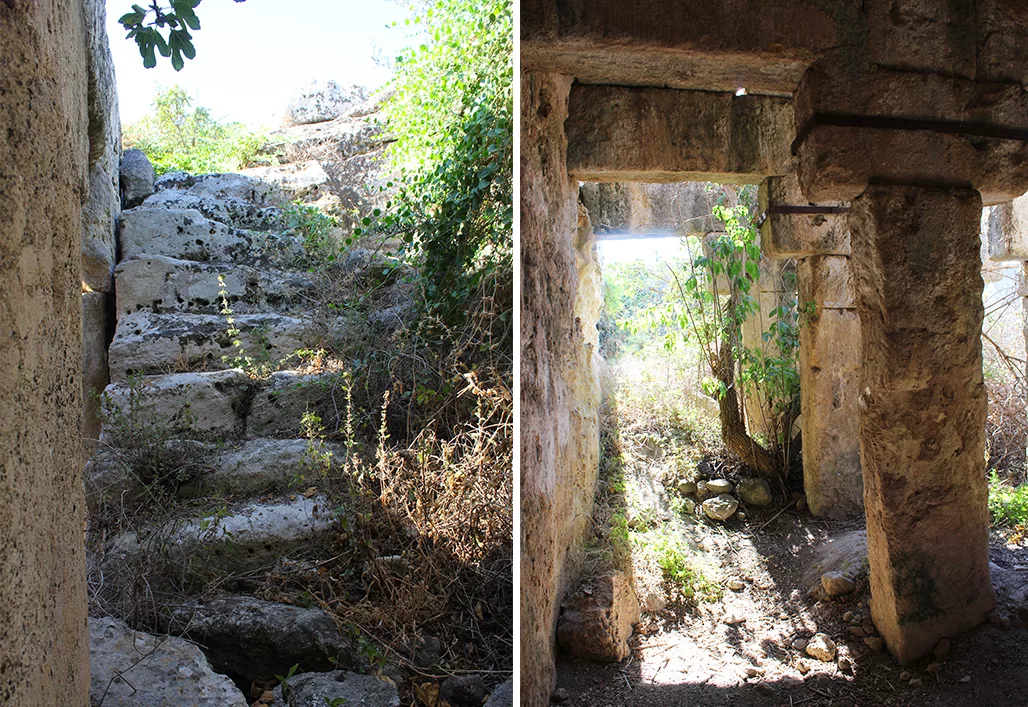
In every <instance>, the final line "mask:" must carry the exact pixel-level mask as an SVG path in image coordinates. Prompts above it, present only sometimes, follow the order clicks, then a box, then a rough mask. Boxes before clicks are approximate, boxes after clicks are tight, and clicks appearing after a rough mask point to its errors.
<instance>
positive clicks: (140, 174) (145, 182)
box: [121, 149, 155, 209]
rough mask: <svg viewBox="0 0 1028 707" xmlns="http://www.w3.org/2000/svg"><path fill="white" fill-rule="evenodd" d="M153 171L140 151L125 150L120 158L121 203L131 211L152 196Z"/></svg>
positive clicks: (147, 159)
mask: <svg viewBox="0 0 1028 707" xmlns="http://www.w3.org/2000/svg"><path fill="white" fill-rule="evenodd" d="M154 179H155V177H154V169H153V165H152V164H150V159H149V158H148V157H147V156H146V153H145V152H143V151H142V150H136V149H132V150H125V153H124V154H123V155H122V156H121V203H122V207H123V208H126V209H132V208H135V207H137V206H139V205H140V204H142V203H143V202H144V201H146V198H147V197H148V196H150V195H151V194H153V190H154Z"/></svg>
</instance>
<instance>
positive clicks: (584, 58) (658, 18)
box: [521, 0, 866, 95]
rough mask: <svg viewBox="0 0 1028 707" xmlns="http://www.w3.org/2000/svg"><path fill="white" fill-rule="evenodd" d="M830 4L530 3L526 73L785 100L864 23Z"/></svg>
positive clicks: (694, 0)
mask: <svg viewBox="0 0 1028 707" xmlns="http://www.w3.org/2000/svg"><path fill="white" fill-rule="evenodd" d="M832 7H833V9H832V11H831V12H828V11H825V10H822V9H819V8H818V7H815V6H812V5H811V4H810V3H809V2H804V1H802V0H786V1H785V2H773V3H760V4H749V3H737V2H732V3H721V4H719V3H713V4H712V3H710V2H704V1H703V0H687V1H685V2H673V3H668V2H660V1H659V0H646V1H645V2H638V3H635V4H632V5H631V6H629V5H625V4H624V3H621V2H617V1H616V0H601V1H599V2H596V1H593V0H572V1H570V2H561V3H556V2H553V1H552V0H530V1H528V2H525V3H523V4H522V6H521V18H522V25H521V40H522V41H521V54H522V66H523V67H525V68H526V69H531V70H538V71H555V72H562V73H565V74H567V75H569V76H575V77H577V78H578V80H580V81H582V82H586V83H603V84H615V85H623V86H670V87H673V88H694V89H701V90H708V91H712V90H713V91H735V90H736V89H739V88H747V89H749V90H751V91H757V92H762V93H776V94H779V95H790V94H791V93H792V92H793V91H794V90H795V88H796V85H797V84H798V83H799V81H800V79H801V78H802V76H803V72H804V71H805V70H806V68H807V67H808V66H809V64H810V61H811V59H812V58H813V57H814V56H815V55H816V54H817V53H819V52H820V51H823V50H824V49H827V48H830V47H834V46H837V44H838V42H839V41H840V38H839V35H840V28H848V27H850V26H853V25H857V24H861V23H863V22H864V21H866V20H865V19H864V17H863V15H862V14H861V13H860V12H859V11H858V10H859V8H857V7H852V6H848V5H843V6H834V5H833V6H832ZM700 19H702V21H698V20H700Z"/></svg>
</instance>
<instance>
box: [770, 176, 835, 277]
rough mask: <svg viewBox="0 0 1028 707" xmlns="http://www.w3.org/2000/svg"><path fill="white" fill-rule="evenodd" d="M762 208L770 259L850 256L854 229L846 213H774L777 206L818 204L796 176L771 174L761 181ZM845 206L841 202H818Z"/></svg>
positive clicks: (824, 205) (822, 205)
mask: <svg viewBox="0 0 1028 707" xmlns="http://www.w3.org/2000/svg"><path fill="white" fill-rule="evenodd" d="M758 202H759V204H758V209H757V210H758V211H759V212H760V213H761V214H763V215H764V217H765V218H764V223H763V224H762V225H761V227H760V245H761V250H762V251H763V253H764V255H766V256H767V257H769V258H776V259H778V258H802V257H805V256H808V255H849V253H850V229H849V224H848V223H847V216H846V214H802V213H774V212H773V211H774V208H775V207H783V206H786V207H788V206H801V207H806V206H815V205H814V204H811V203H810V202H808V201H807V200H806V198H805V197H804V196H803V192H802V191H801V190H800V185H799V180H798V179H797V178H796V176H795V175H786V176H783V177H769V178H768V179H765V180H764V181H763V182H761V184H760V191H759V192H758ZM816 206H821V207H835V208H838V207H841V206H844V204H842V203H841V202H829V203H826V204H817V205H816Z"/></svg>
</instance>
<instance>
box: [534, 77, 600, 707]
mask: <svg viewBox="0 0 1028 707" xmlns="http://www.w3.org/2000/svg"><path fill="white" fill-rule="evenodd" d="M521 85H522V91H521V145H522V150H521V156H520V159H521V411H522V414H521V419H520V425H521V460H520V462H521V463H520V473H521V599H520V601H521V626H520V631H521V704H522V705H528V706H530V707H545V706H546V705H548V704H549V702H550V693H551V691H552V690H553V685H554V680H555V668H554V659H555V649H556V643H555V632H556V623H557V612H558V608H559V606H560V600H561V598H562V597H563V596H564V594H565V593H566V592H567V589H568V587H569V585H570V584H571V583H572V582H573V581H574V580H575V579H577V573H578V565H579V560H580V557H581V551H582V548H583V543H584V539H585V534H586V532H587V530H588V522H589V516H590V513H591V511H592V503H593V498H594V496H595V493H596V479H597V475H598V473H599V451H600V448H599V410H600V397H601V394H600V381H599V367H598V365H597V360H596V359H597V357H598V355H599V353H598V351H597V350H596V332H595V328H596V320H595V317H597V316H598V314H599V309H598V305H599V302H598V301H597V302H592V300H594V299H597V300H598V298H599V297H601V296H602V295H601V293H600V291H599V290H598V289H597V288H598V286H599V278H598V270H597V269H596V268H595V263H594V262H593V263H592V264H590V261H591V260H592V258H593V255H592V254H593V246H594V242H593V236H592V230H591V228H589V225H588V218H587V217H585V216H584V209H583V210H581V211H580V210H579V207H578V184H577V182H576V181H575V180H573V179H572V178H571V177H570V176H569V175H568V173H567V167H566V162H565V155H566V152H567V138H566V137H565V134H564V121H565V119H566V118H567V115H568V95H569V92H570V89H571V78H570V77H567V76H562V75H559V74H547V73H538V72H523V73H522V75H521Z"/></svg>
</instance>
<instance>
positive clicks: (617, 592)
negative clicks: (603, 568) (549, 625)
mask: <svg viewBox="0 0 1028 707" xmlns="http://www.w3.org/2000/svg"><path fill="white" fill-rule="evenodd" d="M640 619H641V615H640V611H639V600H638V599H637V598H636V596H635V590H633V589H632V581H631V579H630V578H629V577H628V576H627V575H625V574H624V573H623V572H613V573H611V574H609V575H605V576H603V577H600V578H598V579H596V580H592V581H590V582H587V583H585V584H583V586H582V587H581V588H580V589H579V590H578V591H577V592H575V593H574V594H573V595H571V596H570V597H569V598H568V599H567V600H566V601H565V602H564V605H563V606H562V607H561V615H560V620H559V622H558V624H557V640H558V641H559V643H560V646H561V648H562V649H563V650H565V651H566V652H568V653H571V654H572V655H576V656H578V657H580V658H587V659H589V660H596V661H600V662H609V663H616V662H620V661H621V660H623V659H624V658H626V657H627V656H628V654H629V652H630V650H629V647H628V639H629V638H630V637H631V635H632V627H633V626H634V625H635V624H637V623H639V621H640Z"/></svg>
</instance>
